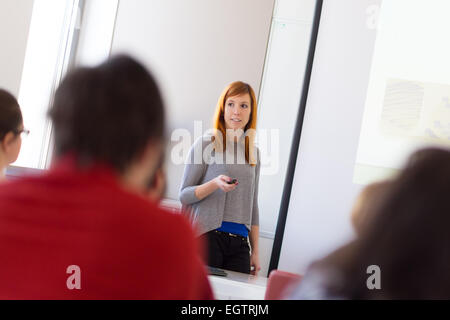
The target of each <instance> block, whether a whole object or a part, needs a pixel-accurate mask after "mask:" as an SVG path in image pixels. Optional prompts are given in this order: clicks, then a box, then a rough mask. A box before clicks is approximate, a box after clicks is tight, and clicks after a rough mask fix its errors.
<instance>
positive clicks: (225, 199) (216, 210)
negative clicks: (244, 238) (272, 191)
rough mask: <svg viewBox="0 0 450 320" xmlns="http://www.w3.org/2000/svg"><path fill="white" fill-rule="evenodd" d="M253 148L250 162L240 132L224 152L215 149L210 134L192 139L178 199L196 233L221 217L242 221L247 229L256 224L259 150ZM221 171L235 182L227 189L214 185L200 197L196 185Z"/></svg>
mask: <svg viewBox="0 0 450 320" xmlns="http://www.w3.org/2000/svg"><path fill="white" fill-rule="evenodd" d="M233 149H234V150H233ZM256 150H257V162H256V166H251V165H250V164H248V163H245V156H244V155H245V153H244V151H245V143H244V139H243V136H242V137H241V138H240V139H239V141H237V142H236V143H235V144H234V148H232V147H231V144H229V145H227V148H226V150H225V152H221V151H217V152H216V151H214V150H213V149H212V144H211V136H208V135H205V136H203V137H200V138H198V139H197V140H196V141H195V142H194V144H193V145H192V147H191V149H190V151H189V154H188V157H187V159H186V167H185V169H184V175H183V180H182V182H181V187H180V201H181V203H182V210H183V212H184V213H185V214H187V215H188V218H189V219H190V220H191V222H192V223H193V224H194V225H195V226H196V230H197V233H198V234H199V235H201V234H203V233H206V232H208V231H211V230H214V229H217V228H219V227H220V226H221V225H222V221H228V222H235V223H242V224H245V225H246V227H247V228H248V229H249V230H250V228H251V226H252V225H255V226H257V225H259V210H258V183H259V171H260V159H259V150H258V149H256ZM194 160H196V161H194ZM233 160H234V161H233ZM221 174H223V175H226V176H229V177H230V178H235V179H237V180H238V182H239V184H238V186H237V187H236V188H235V189H234V190H233V191H230V192H224V191H222V190H221V189H217V190H216V191H214V192H213V193H211V194H210V195H209V196H207V197H206V198H204V199H202V200H199V199H198V198H197V197H196V196H195V193H194V190H195V188H196V187H197V186H199V185H201V184H204V183H206V182H208V181H210V180H212V179H214V178H216V177H217V176H219V175H221Z"/></svg>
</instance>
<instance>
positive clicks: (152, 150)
mask: <svg viewBox="0 0 450 320" xmlns="http://www.w3.org/2000/svg"><path fill="white" fill-rule="evenodd" d="M49 115H50V117H51V119H52V121H53V125H54V133H55V154H56V157H57V158H58V157H62V156H65V155H67V154H71V155H73V156H74V157H75V159H76V162H77V165H78V166H79V167H81V168H82V167H89V166H90V165H91V164H93V163H98V162H100V163H104V164H107V165H109V166H111V167H112V168H113V169H114V170H115V171H117V173H118V174H119V175H120V176H121V178H122V182H123V183H124V184H126V185H128V186H129V187H130V188H133V189H137V190H141V191H146V189H147V186H148V184H149V181H151V180H152V179H153V175H154V173H155V171H156V168H157V166H158V164H159V162H160V158H161V156H162V150H163V143H162V142H163V135H164V129H165V128H164V109H163V102H162V98H161V94H160V92H159V90H158V87H157V85H156V82H155V81H154V79H153V78H152V76H151V75H150V74H149V73H148V71H147V70H146V69H145V68H144V67H143V66H142V65H141V64H139V63H138V62H136V61H135V60H133V59H132V58H130V57H127V56H116V57H113V58H111V59H110V60H108V61H106V62H105V63H103V64H101V65H100V66H98V67H95V68H79V69H76V70H75V71H74V72H72V73H71V74H69V75H68V76H67V77H66V78H65V79H64V81H63V82H62V84H61V85H60V86H59V88H58V90H57V91H56V94H55V100H54V103H53V105H52V107H51V109H50V111H49Z"/></svg>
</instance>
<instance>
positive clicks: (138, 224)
mask: <svg viewBox="0 0 450 320" xmlns="http://www.w3.org/2000/svg"><path fill="white" fill-rule="evenodd" d="M117 181H118V180H117V177H116V176H115V174H114V173H113V171H112V170H110V169H108V168H107V167H105V166H95V167H94V168H91V169H90V170H84V171H83V170H79V169H76V168H75V166H74V165H73V160H72V159H70V160H68V159H65V160H64V161H61V162H60V163H59V164H57V165H56V166H55V167H54V168H52V169H51V170H50V171H49V172H47V173H46V174H44V175H42V176H39V177H27V178H22V179H19V180H17V181H11V182H7V183H3V184H0V299H212V298H213V294H212V291H211V286H210V284H209V282H208V279H207V276H206V270H205V268H204V265H203V263H202V259H201V256H200V244H199V243H197V240H196V238H195V237H194V232H193V231H192V229H191V226H190V224H189V222H188V221H187V220H185V218H184V217H183V216H181V215H178V214H173V213H170V212H166V211H164V210H162V209H160V208H158V207H157V206H156V205H155V204H153V203H151V202H150V201H147V199H145V198H144V197H141V196H139V195H137V194H132V193H130V192H128V191H126V190H124V189H122V188H121V187H120V185H119V184H118V182H117ZM70 266H76V267H70ZM77 267H79V269H78V270H76V268H77ZM68 268H69V269H68ZM77 285H79V286H80V287H81V288H80V289H77V287H76V286H77ZM74 286H75V288H73V287H74ZM69 287H71V288H72V289H69Z"/></svg>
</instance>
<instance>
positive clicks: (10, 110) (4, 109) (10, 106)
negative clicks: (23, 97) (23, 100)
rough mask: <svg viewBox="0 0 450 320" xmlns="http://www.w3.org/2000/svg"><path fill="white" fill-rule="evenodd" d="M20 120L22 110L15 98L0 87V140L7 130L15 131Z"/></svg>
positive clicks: (21, 120) (20, 122)
mask: <svg viewBox="0 0 450 320" xmlns="http://www.w3.org/2000/svg"><path fill="white" fill-rule="evenodd" d="M22 122H23V119H22V112H21V111H20V107H19V103H18V102H17V100H16V98H14V96H13V95H12V94H10V93H9V92H8V91H6V90H3V89H0V140H2V139H3V137H4V136H5V135H6V134H7V133H8V132H11V131H12V132H16V131H17V130H18V129H19V126H20V125H21V124H22Z"/></svg>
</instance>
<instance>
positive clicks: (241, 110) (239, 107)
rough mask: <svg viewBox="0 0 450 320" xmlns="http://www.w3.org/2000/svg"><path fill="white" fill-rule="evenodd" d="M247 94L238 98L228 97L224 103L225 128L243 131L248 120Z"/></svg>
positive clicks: (248, 96) (248, 101)
mask: <svg viewBox="0 0 450 320" xmlns="http://www.w3.org/2000/svg"><path fill="white" fill-rule="evenodd" d="M250 101H251V99H250V95H249V94H248V93H246V94H242V95H239V96H234V97H228V99H227V100H226V101H225V112H224V119H225V128H226V129H233V130H238V129H242V130H244V128H245V126H246V125H247V123H248V120H249V119H250V112H251V105H250Z"/></svg>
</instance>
